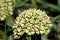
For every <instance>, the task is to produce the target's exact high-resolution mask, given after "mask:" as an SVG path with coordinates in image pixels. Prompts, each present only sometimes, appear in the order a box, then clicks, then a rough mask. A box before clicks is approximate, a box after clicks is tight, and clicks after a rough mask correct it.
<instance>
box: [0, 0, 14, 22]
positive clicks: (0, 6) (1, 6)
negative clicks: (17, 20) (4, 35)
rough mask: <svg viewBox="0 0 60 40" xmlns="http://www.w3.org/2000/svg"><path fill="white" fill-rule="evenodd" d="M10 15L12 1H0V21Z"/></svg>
mask: <svg viewBox="0 0 60 40" xmlns="http://www.w3.org/2000/svg"><path fill="white" fill-rule="evenodd" d="M12 14H13V12H12V0H0V20H1V21H2V20H4V19H5V18H6V17H7V16H9V15H12Z"/></svg>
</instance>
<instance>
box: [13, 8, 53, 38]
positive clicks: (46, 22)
mask: <svg viewBox="0 0 60 40" xmlns="http://www.w3.org/2000/svg"><path fill="white" fill-rule="evenodd" d="M51 27H52V23H51V20H50V17H49V16H47V14H46V12H45V11H41V10H36V9H28V10H25V11H23V12H21V14H19V16H18V17H17V18H16V21H15V24H14V26H13V27H12V28H13V32H14V31H15V32H14V38H20V37H21V36H22V35H23V34H24V33H27V35H34V34H35V33H36V34H44V35H47V34H48V33H49V31H50V29H51Z"/></svg>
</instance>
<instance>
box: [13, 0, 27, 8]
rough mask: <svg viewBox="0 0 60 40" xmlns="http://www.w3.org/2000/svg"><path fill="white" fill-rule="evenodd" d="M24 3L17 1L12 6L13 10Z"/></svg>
mask: <svg viewBox="0 0 60 40" xmlns="http://www.w3.org/2000/svg"><path fill="white" fill-rule="evenodd" d="M25 3H26V1H17V2H16V3H15V5H13V7H14V8H18V7H20V6H23V5H24V4H25Z"/></svg>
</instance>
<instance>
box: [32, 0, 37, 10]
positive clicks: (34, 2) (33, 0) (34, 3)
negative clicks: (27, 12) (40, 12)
mask: <svg viewBox="0 0 60 40" xmlns="http://www.w3.org/2000/svg"><path fill="white" fill-rule="evenodd" d="M31 2H32V5H33V7H34V8H36V9H37V8H38V7H37V4H36V1H35V0H31Z"/></svg>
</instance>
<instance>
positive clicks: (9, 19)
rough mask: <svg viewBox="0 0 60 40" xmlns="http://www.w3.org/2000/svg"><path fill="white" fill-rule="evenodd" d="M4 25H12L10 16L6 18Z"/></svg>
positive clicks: (12, 21) (12, 20)
mask: <svg viewBox="0 0 60 40" xmlns="http://www.w3.org/2000/svg"><path fill="white" fill-rule="evenodd" d="M6 24H7V25H8V26H10V27H11V26H12V25H13V24H14V19H13V17H12V16H8V17H7V18H6Z"/></svg>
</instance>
